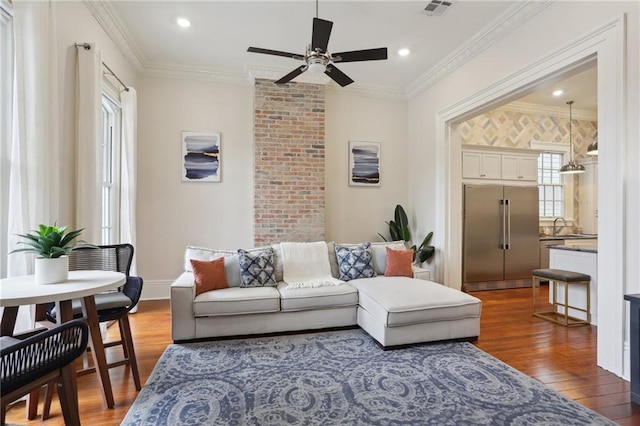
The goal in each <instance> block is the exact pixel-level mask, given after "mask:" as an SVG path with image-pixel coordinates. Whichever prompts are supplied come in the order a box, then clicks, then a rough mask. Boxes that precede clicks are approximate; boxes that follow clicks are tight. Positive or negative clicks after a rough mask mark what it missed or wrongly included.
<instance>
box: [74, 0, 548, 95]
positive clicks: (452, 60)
mask: <svg viewBox="0 0 640 426" xmlns="http://www.w3.org/2000/svg"><path fill="white" fill-rule="evenodd" d="M553 1H554V0H525V1H520V2H517V3H516V4H515V5H514V6H513V7H511V8H510V9H509V11H507V12H506V13H505V14H503V15H501V16H500V17H499V18H498V19H496V20H495V21H493V22H492V23H491V24H490V25H488V26H487V27H485V29H483V30H482V31H480V32H479V33H477V34H476V35H475V36H473V37H472V38H471V39H469V40H468V41H467V42H466V43H464V44H463V45H462V46H460V47H459V48H458V49H456V50H455V51H454V52H452V53H451V54H450V55H449V56H447V57H446V58H445V59H443V60H442V61H440V62H439V63H438V64H436V66H434V67H432V68H431V69H429V70H428V71H427V72H425V73H424V74H422V75H421V76H420V77H418V79H416V80H415V81H414V82H413V83H411V84H409V85H408V86H407V87H406V89H402V88H393V87H383V86H368V85H358V83H355V85H353V86H349V87H339V86H338V85H336V84H334V83H333V82H332V81H331V80H330V79H329V78H328V77H326V76H324V75H319V76H318V75H313V74H308V73H304V74H302V75H300V76H298V77H296V81H299V82H303V83H312V84H324V85H326V87H327V90H328V91H330V92H336V93H338V92H339V93H343V94H352V95H357V96H366V97H375V98H390V99H404V100H406V99H410V98H412V97H414V96H417V95H418V94H419V93H421V92H423V91H424V90H426V89H428V88H429V87H431V86H433V85H434V84H435V83H436V82H438V81H439V80H441V79H442V78H443V77H445V76H446V75H448V74H450V73H451V72H452V71H453V70H455V69H456V68H458V67H460V66H462V65H463V64H464V63H466V62H467V61H469V60H470V59H472V58H473V57H474V56H476V55H478V54H479V53H480V52H482V51H483V50H484V49H486V48H488V47H489V46H490V45H491V44H493V43H495V42H496V41H497V40H499V39H500V38H502V37H503V36H504V35H506V34H507V33H509V32H510V31H512V30H513V29H515V28H517V27H518V26H520V25H521V24H522V23H523V22H525V21H527V20H529V19H531V18H532V17H533V16H535V15H536V14H538V13H539V12H541V11H542V10H543V9H545V8H546V7H547V6H549V5H550V4H551V3H552V2H553ZM82 2H83V4H84V5H85V6H86V7H87V9H88V10H89V11H90V12H91V14H92V15H93V17H94V18H95V19H96V20H97V21H98V23H99V24H100V26H101V27H102V28H103V29H104V30H105V32H106V33H107V35H108V36H109V37H110V38H111V40H113V42H114V43H115V45H116V46H117V48H118V50H120V52H121V53H122V54H123V55H124V57H125V58H126V60H127V61H128V62H129V64H131V66H132V67H133V68H134V69H135V71H136V72H138V73H139V74H140V75H143V76H151V77H165V78H175V79H192V80H199V81H212V82H220V83H232V84H247V83H250V84H253V82H254V81H255V79H256V78H267V79H272V80H277V79H279V78H280V77H282V76H283V75H284V74H286V73H287V72H289V71H290V70H283V69H279V68H270V67H257V66H253V65H249V66H247V67H246V68H245V73H236V72H229V71H219V70H213V69H206V68H196V67H184V66H179V65H172V64H153V63H147V62H146V61H145V58H144V55H143V54H142V52H141V51H140V50H139V49H138V47H137V46H136V44H135V42H134V41H133V39H132V37H131V36H130V35H129V33H128V32H127V30H126V26H125V25H124V24H123V23H122V21H121V20H120V18H119V17H118V14H117V13H116V12H115V11H114V10H113V8H112V7H111V6H110V5H109V1H107V0H82Z"/></svg>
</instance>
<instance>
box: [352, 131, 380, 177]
mask: <svg viewBox="0 0 640 426" xmlns="http://www.w3.org/2000/svg"><path fill="white" fill-rule="evenodd" d="M349 185H351V186H380V143H379V142H361V141H349Z"/></svg>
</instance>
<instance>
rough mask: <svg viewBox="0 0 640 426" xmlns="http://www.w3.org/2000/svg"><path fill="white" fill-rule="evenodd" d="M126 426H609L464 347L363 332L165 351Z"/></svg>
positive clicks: (172, 347)
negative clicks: (389, 342)
mask: <svg viewBox="0 0 640 426" xmlns="http://www.w3.org/2000/svg"><path fill="white" fill-rule="evenodd" d="M122 424H123V425H171V426H174V425H287V424H292V425H438V426H441V425H536V426H539V425H580V426H584V425H614V424H615V423H612V422H610V421H609V420H607V419H605V418H603V417H601V416H600V415H598V414H597V413H595V412H593V411H591V410H589V409H587V408H585V407H582V406H581V405H579V404H577V403H575V402H573V401H571V400H570V399H568V398H566V397H564V396H562V395H560V394H558V393H556V392H554V391H552V390H551V389H549V388H547V387H545V386H544V385H542V384H541V383H539V382H537V381H535V380H533V379H531V378H530V377H528V376H526V375H524V374H522V373H520V372H518V371H516V370H515V369H513V368H511V367H509V366H508V365H506V364H504V363H503V362H501V361H499V360H497V359H495V358H493V357H492V356H490V355H488V354H487V353H485V352H483V351H481V350H480V349H478V348H476V347H475V346H473V345H472V344H470V343H466V342H463V343H439V344H430V345H420V346H415V347H409V348H404V349H396V350H389V351H383V350H382V349H380V347H378V346H377V345H376V343H375V342H374V341H373V339H372V338H371V337H369V336H368V335H367V334H366V333H365V332H363V331H362V330H359V329H358V330H346V331H334V332H322V333H311V334H302V335H288V336H277V337H263V338H252V339H246V340H227V341H216V342H205V343H190V344H180V345H170V346H169V347H168V348H167V349H166V351H165V352H164V354H163V355H162V357H161V358H160V360H159V361H158V363H157V364H156V366H155V368H154V370H153V373H152V374H151V377H149V380H148V381H147V383H146V385H145V387H144V389H142V391H141V392H140V394H139V395H138V398H137V399H136V400H135V402H134V404H133V405H132V407H131V409H130V410H129V412H128V413H127V416H126V417H125V419H124V420H123V422H122Z"/></svg>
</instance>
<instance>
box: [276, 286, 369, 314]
mask: <svg viewBox="0 0 640 426" xmlns="http://www.w3.org/2000/svg"><path fill="white" fill-rule="evenodd" d="M277 288H278V291H279V292H280V309H281V310H282V311H304V310H309V309H318V308H320V309H322V308H337V307H342V306H355V305H357V304H358V291H357V290H356V289H355V288H354V287H353V286H350V285H349V284H340V285H335V286H325V287H313V288H294V289H292V288H289V285H288V284H287V283H284V282H281V283H278V287H277Z"/></svg>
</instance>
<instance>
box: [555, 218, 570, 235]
mask: <svg viewBox="0 0 640 426" xmlns="http://www.w3.org/2000/svg"><path fill="white" fill-rule="evenodd" d="M559 220H562V223H563V226H562V227H561V228H560V229H557V228H556V226H557V224H558V221H559ZM566 226H567V221H566V220H564V217H556V218H555V219H553V235H558V233H559V232H560V231H562V230H563V229H564V228H565V227H566Z"/></svg>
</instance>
